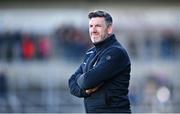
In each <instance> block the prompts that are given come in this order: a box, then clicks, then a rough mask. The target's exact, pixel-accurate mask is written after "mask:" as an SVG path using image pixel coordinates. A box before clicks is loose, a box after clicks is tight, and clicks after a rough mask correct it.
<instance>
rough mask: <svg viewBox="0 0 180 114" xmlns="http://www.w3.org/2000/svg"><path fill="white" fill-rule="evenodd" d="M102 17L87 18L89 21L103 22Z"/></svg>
mask: <svg viewBox="0 0 180 114" xmlns="http://www.w3.org/2000/svg"><path fill="white" fill-rule="evenodd" d="M104 22H105V19H104V17H93V18H91V19H90V20H89V23H104Z"/></svg>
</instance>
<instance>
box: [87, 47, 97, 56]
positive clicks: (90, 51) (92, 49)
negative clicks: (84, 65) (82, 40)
mask: <svg viewBox="0 0 180 114" xmlns="http://www.w3.org/2000/svg"><path fill="white" fill-rule="evenodd" d="M94 51H95V47H92V48H90V49H89V50H88V51H86V55H89V54H92V53H94Z"/></svg>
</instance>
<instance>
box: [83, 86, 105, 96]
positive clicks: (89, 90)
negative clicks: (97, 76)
mask: <svg viewBox="0 0 180 114" xmlns="http://www.w3.org/2000/svg"><path fill="white" fill-rule="evenodd" d="M100 86H102V84H99V85H98V86H96V87H94V88H92V89H87V90H86V93H87V94H91V93H93V92H95V91H97V90H98V89H99V87H100Z"/></svg>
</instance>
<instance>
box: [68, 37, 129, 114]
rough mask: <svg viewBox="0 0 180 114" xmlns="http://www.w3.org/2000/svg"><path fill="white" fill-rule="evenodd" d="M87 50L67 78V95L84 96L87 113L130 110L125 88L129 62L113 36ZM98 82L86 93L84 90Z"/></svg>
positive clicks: (127, 83)
mask: <svg viewBox="0 0 180 114" xmlns="http://www.w3.org/2000/svg"><path fill="white" fill-rule="evenodd" d="M94 45H95V47H93V48H91V49H90V50H88V51H87V53H86V55H85V59H84V61H83V63H82V64H81V65H80V67H79V68H78V69H77V71H76V72H75V73H74V74H73V75H72V76H71V78H70V79H69V88H70V92H71V94H73V95H75V96H77V97H83V98H84V104H85V109H86V112H87V113H97V112H101V113H112V112H123V113H126V112H127V113H130V112H131V110H130V102H129V98H128V87H129V80H130V70H131V63H130V59H129V57H128V54H127V52H126V51H125V49H124V48H123V47H122V46H121V45H120V43H119V42H118V41H117V40H116V38H115V35H111V36H110V37H108V38H107V39H105V40H104V41H102V42H99V43H97V44H94ZM100 84H101V87H100V88H98V90H97V91H95V92H94V93H92V94H90V95H88V94H86V92H85V90H87V89H92V88H94V87H96V86H98V85H100Z"/></svg>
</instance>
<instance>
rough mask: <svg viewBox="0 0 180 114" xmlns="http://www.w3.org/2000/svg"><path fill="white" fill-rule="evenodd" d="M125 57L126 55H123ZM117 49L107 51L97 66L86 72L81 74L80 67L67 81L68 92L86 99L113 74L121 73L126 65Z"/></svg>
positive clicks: (124, 58)
mask: <svg viewBox="0 0 180 114" xmlns="http://www.w3.org/2000/svg"><path fill="white" fill-rule="evenodd" d="M125 56H126V55H125ZM125 56H124V53H123V52H120V50H119V49H118V48H113V49H111V50H109V51H107V52H106V53H105V54H104V55H103V56H102V57H101V59H100V61H99V62H98V64H97V65H96V66H95V67H94V68H92V69H90V70H89V71H88V72H86V73H83V72H82V65H81V66H80V67H79V69H78V70H77V71H76V72H75V74H73V75H72V77H71V78H70V80H69V86H70V91H71V93H72V94H73V95H75V96H78V97H88V96H89V95H90V94H91V93H93V92H95V91H97V90H98V88H99V87H100V86H102V84H103V83H104V82H106V81H107V80H109V79H110V78H113V76H114V74H116V73H118V72H121V71H122V70H123V69H124V67H125V66H126V65H125V64H127V63H126V62H125V61H127V60H126V59H127V57H125Z"/></svg>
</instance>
